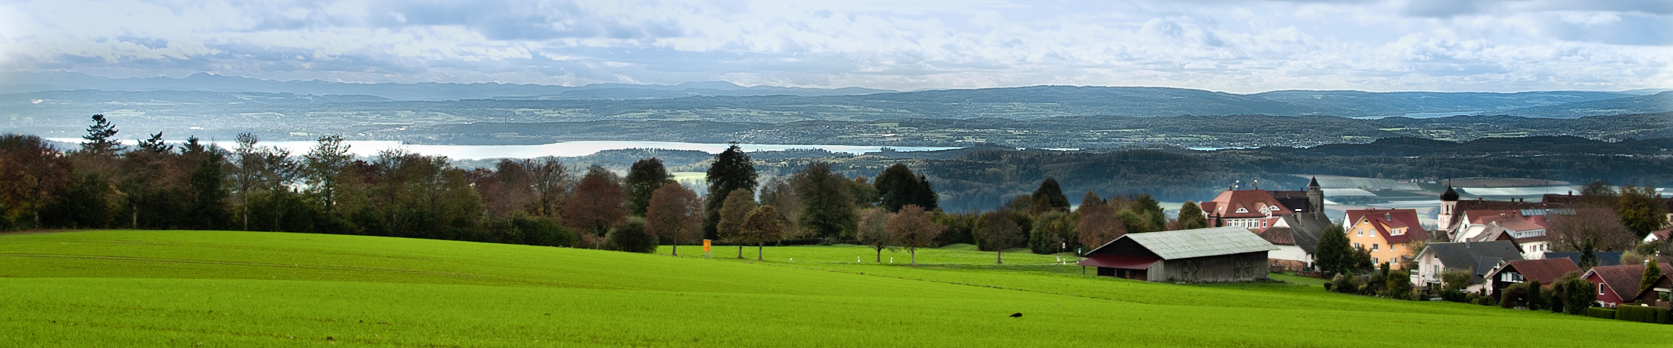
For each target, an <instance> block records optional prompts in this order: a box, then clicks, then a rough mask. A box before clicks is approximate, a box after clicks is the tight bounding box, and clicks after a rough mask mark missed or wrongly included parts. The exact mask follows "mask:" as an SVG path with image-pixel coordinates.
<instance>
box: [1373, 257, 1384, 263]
mask: <svg viewBox="0 0 1673 348" xmlns="http://www.w3.org/2000/svg"><path fill="white" fill-rule="evenodd" d="M1371 264H1373V265H1381V264H1383V259H1382V258H1377V257H1373V258H1371Z"/></svg>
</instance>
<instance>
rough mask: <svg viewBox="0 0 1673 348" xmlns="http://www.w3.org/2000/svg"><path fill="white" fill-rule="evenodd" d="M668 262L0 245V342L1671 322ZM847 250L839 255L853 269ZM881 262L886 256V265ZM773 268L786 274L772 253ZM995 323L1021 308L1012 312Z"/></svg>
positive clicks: (424, 249) (1393, 339)
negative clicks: (1017, 314)
mask: <svg viewBox="0 0 1673 348" xmlns="http://www.w3.org/2000/svg"><path fill="white" fill-rule="evenodd" d="M700 249H701V247H698V246H682V247H680V257H672V256H670V255H668V252H667V251H668V250H667V248H666V247H664V249H663V250H660V251H659V253H658V254H652V255H647V254H631V253H622V252H608V251H595V250H584V249H568V248H550V247H533V246H521V245H500V244H484V243H468V242H453V241H435V240H419V239H400V238H384V237H364V236H342V235H317V234H294V233H258V232H219V231H82V232H55V233H14V234H6V235H0V296H3V297H0V298H4V300H0V346H76V347H93V346H192V347H196V346H221V347H260V346H302V345H317V346H334V345H356V346H362V345H364V346H459V347H466V346H469V347H530V346H676V347H687V346H725V347H751V346H755V347H760V346H772V347H780V346H818V347H852V346H966V347H969V346H1070V345H1093V344H1100V345H1111V344H1114V345H1121V346H1140V347H1144V346H1167V347H1178V346H1250V347H1268V346H1277V347H1321V346H1330V347H1361V346H1365V347H1391V346H1453V347H1469V346H1484V347H1485V346H1503V345H1505V344H1506V343H1507V342H1528V343H1537V344H1539V345H1546V346H1581V345H1587V346H1599V345H1601V346H1611V347H1632V346H1666V344H1667V338H1668V337H1673V327H1669V326H1664V325H1651V324H1639V323H1631V322H1623V321H1614V320H1601V319H1594V318H1588V317H1580V316H1566V315H1557V314H1551V313H1545V312H1528V311H1514V310H1505V309H1499V308H1496V307H1491V308H1490V307H1479V306H1472V305H1464V304H1456V303H1438V302H1407V301H1392V300H1383V299H1375V298H1366V297H1360V296H1349V295H1340V294H1331V293H1326V292H1324V291H1323V290H1322V289H1320V288H1319V284H1318V282H1317V281H1316V280H1312V279H1306V278H1295V277H1289V276H1282V275H1278V276H1274V279H1276V280H1278V281H1274V282H1267V283H1245V284H1211V285H1192V284H1158V283H1146V282H1136V281H1128V280H1119V279H1110V278H1098V277H1089V276H1083V275H1081V274H1080V268H1079V267H1078V266H1073V265H1072V263H1071V264H1069V265H1064V264H1061V263H1059V262H1058V258H1059V257H1061V255H1032V254H1028V253H1023V252H1018V253H1006V263H1005V264H1004V265H995V264H993V254H992V253H990V252H981V251H975V250H971V248H969V246H967V245H961V246H953V247H949V248H943V249H923V250H919V252H918V261H919V262H920V265H919V266H918V267H910V266H907V265H905V263H904V261H905V257H906V253H905V252H904V251H884V252H883V257H884V259H885V262H884V263H882V264H879V263H876V262H872V259H871V257H872V255H874V254H873V251H872V250H871V249H868V248H865V247H861V246H798V247H768V248H766V249H765V253H766V254H765V257H764V260H763V261H756V260H754V251H755V250H753V249H754V248H747V249H746V251H745V256H746V257H748V258H747V259H742V260H740V259H736V249H735V248H734V247H716V248H715V250H714V254H715V256H716V257H715V258H713V259H706V258H703V257H701V252H700V251H701V250H700ZM856 256H858V257H860V258H861V262H855V260H854V258H855V257H856ZM891 256H893V257H895V260H896V262H895V263H892V264H891V263H888V262H887V259H888V258H889V257H891ZM792 259H794V260H792ZM1012 313H1022V314H1023V316H1022V317H1020V318H1012V317H1010V315H1011V314H1012Z"/></svg>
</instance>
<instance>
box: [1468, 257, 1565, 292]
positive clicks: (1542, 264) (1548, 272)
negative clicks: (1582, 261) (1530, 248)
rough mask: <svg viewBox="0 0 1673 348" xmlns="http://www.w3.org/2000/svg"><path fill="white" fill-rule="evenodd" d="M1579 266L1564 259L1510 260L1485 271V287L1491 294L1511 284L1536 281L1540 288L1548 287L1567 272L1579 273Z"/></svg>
mask: <svg viewBox="0 0 1673 348" xmlns="http://www.w3.org/2000/svg"><path fill="white" fill-rule="evenodd" d="M1579 271H1580V266H1579V265H1575V264H1574V261H1573V260H1569V259H1568V258H1566V257H1562V258H1555V259H1544V260H1511V261H1505V262H1503V263H1500V264H1499V266H1498V267H1493V269H1492V270H1489V271H1487V275H1486V276H1485V278H1487V285H1488V287H1489V288H1491V289H1493V294H1498V293H1499V291H1501V290H1504V289H1505V288H1508V287H1510V286H1511V285H1512V284H1519V283H1526V282H1530V281H1538V282H1539V284H1540V285H1541V286H1550V285H1551V283H1555V282H1556V281H1557V278H1562V277H1563V275H1564V274H1568V272H1579Z"/></svg>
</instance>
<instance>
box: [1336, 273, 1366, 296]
mask: <svg viewBox="0 0 1673 348" xmlns="http://www.w3.org/2000/svg"><path fill="white" fill-rule="evenodd" d="M1330 291H1334V292H1339V293H1344V294H1358V293H1359V285H1358V284H1355V283H1354V277H1353V276H1349V275H1346V274H1337V275H1336V277H1335V278H1331V279H1330Z"/></svg>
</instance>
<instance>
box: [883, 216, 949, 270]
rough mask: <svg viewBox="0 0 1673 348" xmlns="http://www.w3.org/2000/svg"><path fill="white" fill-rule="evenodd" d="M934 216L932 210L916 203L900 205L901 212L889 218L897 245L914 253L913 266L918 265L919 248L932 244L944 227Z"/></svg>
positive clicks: (891, 231) (890, 229)
mask: <svg viewBox="0 0 1673 348" xmlns="http://www.w3.org/2000/svg"><path fill="white" fill-rule="evenodd" d="M932 218H933V216H932V214H930V212H928V211H924V208H923V207H919V206H917V205H915V204H908V205H906V206H903V207H900V212H897V213H895V216H894V217H891V218H889V225H888V227H887V228H888V229H889V235H890V236H893V237H894V241H895V245H899V246H901V247H903V248H906V252H907V253H909V254H911V255H912V265H913V266H917V265H918V248H924V247H928V246H930V243H932V242H934V241H935V237H936V236H938V235H940V234H941V231H942V230H943V229H944V227H942V226H941V225H936V224H935V221H934V220H933V219H932Z"/></svg>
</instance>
